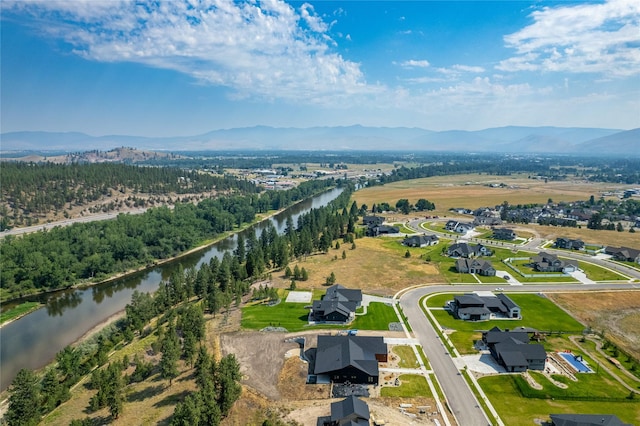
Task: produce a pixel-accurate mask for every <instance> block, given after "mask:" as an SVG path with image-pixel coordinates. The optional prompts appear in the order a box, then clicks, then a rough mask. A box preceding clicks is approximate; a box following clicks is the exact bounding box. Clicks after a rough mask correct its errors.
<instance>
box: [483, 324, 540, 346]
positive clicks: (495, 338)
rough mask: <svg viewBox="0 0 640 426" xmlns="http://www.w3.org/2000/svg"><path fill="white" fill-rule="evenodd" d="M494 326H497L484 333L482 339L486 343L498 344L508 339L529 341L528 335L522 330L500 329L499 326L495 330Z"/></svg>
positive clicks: (522, 341)
mask: <svg viewBox="0 0 640 426" xmlns="http://www.w3.org/2000/svg"><path fill="white" fill-rule="evenodd" d="M496 328H497V327H494V328H492V329H491V330H489V331H487V332H486V334H485V337H484V340H485V342H487V344H488V345H491V344H498V343H501V342H505V341H509V340H510V339H511V341H514V340H515V341H519V342H521V343H528V342H529V335H528V334H527V333H525V332H524V331H502V330H500V329H499V328H498V329H497V330H496Z"/></svg>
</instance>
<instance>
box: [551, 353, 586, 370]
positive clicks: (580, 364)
mask: <svg viewBox="0 0 640 426" xmlns="http://www.w3.org/2000/svg"><path fill="white" fill-rule="evenodd" d="M558 355H560V356H561V357H562V358H564V360H565V361H567V362H568V363H569V364H571V366H572V367H573V368H575V369H576V370H577V371H578V372H580V373H591V372H592V371H593V370H591V369H590V368H589V367H587V365H586V364H585V363H584V361H582V360H578V359H576V356H575V355H574V354H572V353H570V352H558Z"/></svg>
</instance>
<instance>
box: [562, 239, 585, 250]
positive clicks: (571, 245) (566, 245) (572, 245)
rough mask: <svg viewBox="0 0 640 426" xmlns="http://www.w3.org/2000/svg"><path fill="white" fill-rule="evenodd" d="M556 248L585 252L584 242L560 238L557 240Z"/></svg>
mask: <svg viewBox="0 0 640 426" xmlns="http://www.w3.org/2000/svg"><path fill="white" fill-rule="evenodd" d="M555 246H556V248H559V249H566V250H584V241H582V240H572V239H569V238H563V237H560V238H556V242H555Z"/></svg>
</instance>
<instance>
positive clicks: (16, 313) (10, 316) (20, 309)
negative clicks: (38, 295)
mask: <svg viewBox="0 0 640 426" xmlns="http://www.w3.org/2000/svg"><path fill="white" fill-rule="evenodd" d="M40 306H41V304H40V303H38V302H24V303H21V304H20V305H18V306H16V307H14V308H11V309H9V310H7V311H5V312H2V313H1V314H0V324H4V323H5V322H7V321H12V320H15V319H18V318H20V317H21V316H23V315H27V314H28V313H30V312H32V311H35V310H36V309H38V308H39V307H40Z"/></svg>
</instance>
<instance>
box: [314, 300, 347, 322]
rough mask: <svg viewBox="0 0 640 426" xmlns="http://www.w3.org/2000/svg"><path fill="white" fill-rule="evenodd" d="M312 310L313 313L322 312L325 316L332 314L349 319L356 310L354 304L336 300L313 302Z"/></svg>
mask: <svg viewBox="0 0 640 426" xmlns="http://www.w3.org/2000/svg"><path fill="white" fill-rule="evenodd" d="M312 309H313V311H314V312H323V316H325V317H326V316H327V315H329V314H331V313H333V312H337V313H339V314H342V315H344V316H345V317H347V318H348V317H349V316H350V315H351V313H352V312H355V310H356V304H355V302H339V301H337V300H314V301H313V305H312Z"/></svg>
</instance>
